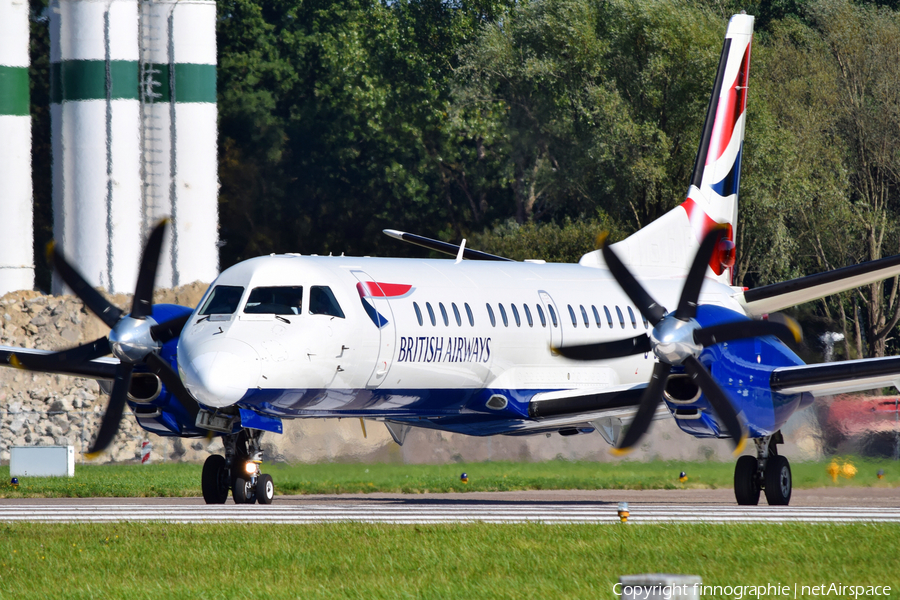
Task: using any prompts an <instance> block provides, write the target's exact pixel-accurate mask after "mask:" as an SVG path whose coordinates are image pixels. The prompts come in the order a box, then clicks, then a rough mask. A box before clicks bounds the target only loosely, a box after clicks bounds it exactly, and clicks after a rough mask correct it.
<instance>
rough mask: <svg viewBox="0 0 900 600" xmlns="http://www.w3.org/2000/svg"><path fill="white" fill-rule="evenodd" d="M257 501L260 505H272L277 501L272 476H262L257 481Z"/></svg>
mask: <svg viewBox="0 0 900 600" xmlns="http://www.w3.org/2000/svg"><path fill="white" fill-rule="evenodd" d="M256 499H257V500H258V501H259V503H260V504H272V500H274V499H275V482H273V481H272V476H271V475H260V476H259V478H258V479H257V480H256Z"/></svg>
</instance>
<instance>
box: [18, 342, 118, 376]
mask: <svg viewBox="0 0 900 600" xmlns="http://www.w3.org/2000/svg"><path fill="white" fill-rule="evenodd" d="M56 352H57V351H56V350H35V349H32V348H17V347H15V346H0V367H10V368H13V365H12V364H10V362H9V359H10V356H12V355H13V354H17V355H23V354H31V355H33V356H34V355H46V354H55V353H56ZM118 365H119V361H118V359H115V358H108V357H103V358H95V359H94V360H91V361H87V362H82V363H79V364H77V365H66V366H65V367H62V366H60V368H57V369H47V370H44V371H42V372H44V373H54V374H57V375H74V376H75V377H85V378H87V379H110V380H112V379H115V378H116V367H117V366H118ZM28 370H29V371H37V370H38V369H32V368H29V369H28Z"/></svg>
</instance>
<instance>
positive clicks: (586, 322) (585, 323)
mask: <svg viewBox="0 0 900 600" xmlns="http://www.w3.org/2000/svg"><path fill="white" fill-rule="evenodd" d="M578 308H580V309H581V318H582V319H584V326H585V327H586V328H587V327H590V326H591V322H590V321H588V316H587V311H586V310H584V305H583V304H580V305H579V306H578Z"/></svg>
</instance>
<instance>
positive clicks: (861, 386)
mask: <svg viewBox="0 0 900 600" xmlns="http://www.w3.org/2000/svg"><path fill="white" fill-rule="evenodd" d="M770 383H771V387H772V391H773V392H782V393H786V394H796V393H798V392H809V393H810V394H812V395H813V396H830V395H832V394H843V393H846V392H859V391H863V390H873V389H878V388H883V387H891V386H893V387H900V356H890V357H886V358H864V359H860V360H847V361H843V362H832V363H821V364H818V365H800V366H796V367H780V368H778V369H775V370H774V371H772V376H771V379H770Z"/></svg>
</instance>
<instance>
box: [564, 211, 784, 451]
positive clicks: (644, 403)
mask: <svg viewBox="0 0 900 600" xmlns="http://www.w3.org/2000/svg"><path fill="white" fill-rule="evenodd" d="M726 231H727V228H726V227H725V226H724V225H722V226H718V227H714V228H713V229H712V230H711V231H710V232H709V233H707V234H706V236H704V238H703V240H702V242H701V243H700V249H699V250H698V251H697V255H696V256H695V257H694V262H693V263H692V264H691V267H690V270H689V271H688V275H687V279H686V280H685V282H684V287H683V288H682V290H681V298H679V300H678V306H677V308H676V309H675V311H674V312H669V311H667V310H666V309H665V308H664V307H663V306H662V305H660V304H659V303H657V302H656V301H655V300H654V299H653V297H652V296H651V295H650V294H649V293H648V292H647V290H645V289H644V287H643V286H642V285H641V284H640V283H639V282H638V281H637V279H636V278H635V277H634V275H632V274H631V272H630V271H629V270H628V268H627V267H626V266H625V265H624V264H623V263H622V261H621V260H619V257H618V256H616V253H615V252H614V251H613V249H612V248H611V247H610V245H609V243H608V240H607V235H606V234H605V233H603V234H600V236H599V238H598V241H599V243H600V248H601V251H602V253H603V258H604V259H605V260H606V264H607V266H608V267H609V270H610V272H611V273H612V275H613V277H615V279H616V281H617V282H618V284H619V286H620V287H621V288H622V290H623V291H624V292H625V293H626V294H627V295H628V297H629V298H630V299H631V301H632V302H633V303H634V305H635V306H637V308H638V310H639V311H640V312H641V314H642V315H643V316H644V318H646V319H647V320H648V321H649V322H650V323H651V324H652V325H653V329H652V330H651V331H650V334H649V335H647V334H641V335H638V336H636V337H633V338H626V339H623V340H616V341H613V342H603V343H597V344H581V345H573V346H562V347H560V348H554V350H555V351H556V352H557V353H559V354H561V355H562V356H565V357H566V358H571V359H575V360H610V359H613V358H621V357H624V356H630V355H632V354H640V353H643V352H649V351H651V350H652V351H653V353H654V354H656V356H657V357H658V358H659V362H657V363H656V364H655V365H654V367H653V374H652V376H651V378H650V382H649V384H648V385H647V388H646V389H645V390H644V393H643V395H642V396H641V400H640V404H639V405H638V410H637V413H636V414H635V416H634V419H633V420H632V421H631V424H630V425H629V426H628V429H627V431H626V432H625V435H624V437H623V438H622V441H621V442H620V443H619V446H618V447H617V448H615V449H614V451H613V452H614V453H615V454H624V453H626V452H628V451H630V450H631V449H632V448H633V447H634V445H635V444H637V442H638V440H640V439H641V437H642V436H643V435H644V434H645V433H646V432H647V430H648V429H649V427H650V423H651V421H653V417H654V415H655V414H656V409H657V407H658V406H659V404H660V402H662V399H663V392H664V391H665V389H666V382H667V381H668V378H669V375H670V374H671V372H672V368H673V367H676V366H682V367H684V370H685V372H686V373H687V374H688V376H689V377H690V378H691V380H692V381H693V382H694V384H695V385H697V387H698V388H699V389H700V390H701V391H702V392H703V394H704V395H705V396H706V399H707V400H708V401H709V403H710V405H711V406H712V408H713V410H714V411H715V412H716V414H717V415H718V417H719V421H720V422H721V424H722V427H723V428H724V430H725V432H726V433H727V434H728V435H729V436H730V437H731V439H732V440H733V443H734V445H735V454H739V453H740V452H741V451H742V450H743V446H744V443H745V441H746V438H747V432H746V428H745V426H744V423H743V420H742V419H741V417H740V416H739V415H738V413H737V411H735V408H734V406H733V405H732V403H731V401H730V400H729V399H728V395H727V394H726V393H725V391H724V390H723V389H722V387H721V386H720V385H719V384H718V382H716V380H715V378H713V376H712V374H711V373H710V372H709V371H708V370H707V368H706V367H704V366H703V364H702V363H701V362H700V360H699V359H698V357H699V356H700V353H701V352H702V351H703V349H704V348H705V347H707V346H712V345H715V344H720V343H722V342H728V341H731V340H737V339H744V338H753V337H760V336H767V335H773V336H776V337H778V338H780V339H782V340H784V341H793V342H798V343H799V341H800V339H801V335H800V326H799V324H798V323H797V322H796V321H795V320H794V319H791V318H790V317H788V316H785V315H779V317H778V318H773V319H772V320H767V321H749V320H740V321H734V322H731V323H721V324H718V325H711V326H709V327H701V326H700V324H699V323H698V322H697V320H696V316H697V304H698V301H699V298H700V288H701V287H702V286H703V279H704V277H705V276H706V268H707V265H708V264H709V261H710V258H711V257H712V254H713V251H714V250H715V248H716V245H717V244H718V243H719V241H720V240H722V238H723V237H724V236H725V234H726ZM773 316H774V315H773Z"/></svg>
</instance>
